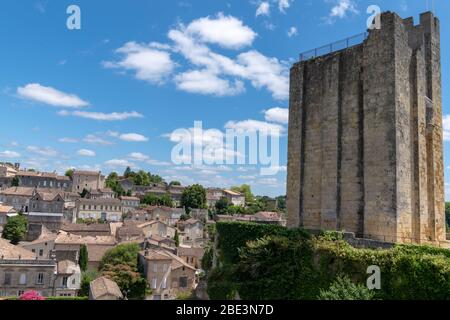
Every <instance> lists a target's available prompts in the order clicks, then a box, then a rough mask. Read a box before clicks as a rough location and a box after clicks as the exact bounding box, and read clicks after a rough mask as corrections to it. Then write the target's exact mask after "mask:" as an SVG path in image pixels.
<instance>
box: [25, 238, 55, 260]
mask: <svg viewBox="0 0 450 320" xmlns="http://www.w3.org/2000/svg"><path fill="white" fill-rule="evenodd" d="M56 236H57V235H56V234H55V233H45V234H42V235H41V236H40V237H39V238H38V239H36V240H34V241H31V242H20V243H19V246H20V247H22V248H24V249H26V250H28V251H31V252H33V253H34V254H36V257H37V259H38V260H50V259H52V253H53V250H54V249H55V240H56Z"/></svg>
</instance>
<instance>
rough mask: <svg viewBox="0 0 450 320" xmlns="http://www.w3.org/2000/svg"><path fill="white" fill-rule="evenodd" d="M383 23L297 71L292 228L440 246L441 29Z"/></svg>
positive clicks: (429, 18)
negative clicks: (358, 42)
mask: <svg viewBox="0 0 450 320" xmlns="http://www.w3.org/2000/svg"><path fill="white" fill-rule="evenodd" d="M381 23H382V26H381V29H380V30H371V31H370V33H369V36H368V38H367V39H366V40H365V41H364V42H363V43H362V44H361V45H357V46H354V47H351V48H348V49H346V50H342V51H338V52H334V53H331V54H328V55H325V56H321V57H318V58H315V59H312V60H308V61H302V62H300V63H297V64H295V65H294V66H293V67H292V69H291V92H290V111H289V113H290V114H289V142H288V143H289V145H288V150H289V151H288V181H287V190H288V195H287V208H288V217H289V219H288V226H291V227H297V226H302V227H305V228H308V229H319V230H345V231H349V232H353V233H355V235H356V236H357V237H359V238H367V239H374V240H379V241H383V242H405V243H409V242H418V243H426V242H430V243H436V242H439V241H444V240H445V222H444V220H445V219H444V189H443V188H444V184H443V162H442V124H441V123H442V108H441V86H440V83H441V82H440V77H441V76H440V52H439V22H438V20H437V19H436V18H434V17H433V15H432V14H431V13H425V14H422V15H421V18H420V24H419V25H417V26H414V24H413V21H412V19H411V18H409V19H405V20H403V19H401V18H400V17H399V16H398V15H396V14H395V13H390V12H388V13H384V14H382V17H381ZM430 101H432V103H431V104H430V103H429V102H430Z"/></svg>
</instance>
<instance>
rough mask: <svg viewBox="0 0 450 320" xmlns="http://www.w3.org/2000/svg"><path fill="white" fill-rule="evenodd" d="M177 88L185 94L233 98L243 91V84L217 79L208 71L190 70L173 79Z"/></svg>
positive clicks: (237, 81) (236, 81)
mask: <svg viewBox="0 0 450 320" xmlns="http://www.w3.org/2000/svg"><path fill="white" fill-rule="evenodd" d="M175 82H176V85H177V88H178V89H180V90H183V91H186V92H191V93H200V94H205V95H208V94H210V95H216V96H234V95H238V94H240V93H242V92H243V91H245V88H244V83H243V82H242V81H239V80H235V81H234V83H231V82H230V81H229V80H227V79H222V78H220V77H218V76H217V75H216V74H215V73H214V72H211V71H209V70H206V69H205V70H192V71H188V72H184V73H180V74H179V75H177V76H176V77H175Z"/></svg>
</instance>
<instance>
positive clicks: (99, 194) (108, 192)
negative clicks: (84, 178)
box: [85, 188, 116, 199]
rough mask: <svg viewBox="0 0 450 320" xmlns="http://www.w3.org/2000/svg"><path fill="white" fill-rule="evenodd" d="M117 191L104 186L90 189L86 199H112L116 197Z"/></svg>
mask: <svg viewBox="0 0 450 320" xmlns="http://www.w3.org/2000/svg"><path fill="white" fill-rule="evenodd" d="M115 196H116V193H115V192H114V191H113V190H112V189H110V188H103V189H98V190H90V191H88V192H87V194H86V197H85V198H86V199H112V198H115Z"/></svg>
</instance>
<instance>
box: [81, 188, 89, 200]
mask: <svg viewBox="0 0 450 320" xmlns="http://www.w3.org/2000/svg"><path fill="white" fill-rule="evenodd" d="M88 193H89V191H88V190H87V189H83V192H81V193H80V196H81V198H86V196H87V194H88Z"/></svg>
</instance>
